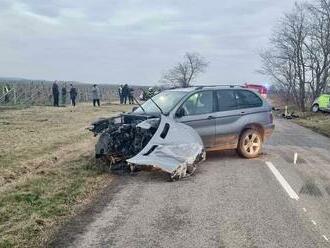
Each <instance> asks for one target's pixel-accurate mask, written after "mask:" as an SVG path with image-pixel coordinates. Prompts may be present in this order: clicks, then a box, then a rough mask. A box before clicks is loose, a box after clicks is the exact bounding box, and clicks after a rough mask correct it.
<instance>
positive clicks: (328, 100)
mask: <svg viewBox="0 0 330 248" xmlns="http://www.w3.org/2000/svg"><path fill="white" fill-rule="evenodd" d="M312 111H313V112H314V113H316V112H318V111H326V112H330V94H322V95H320V96H319V97H318V98H316V99H315V101H314V102H313V104H312Z"/></svg>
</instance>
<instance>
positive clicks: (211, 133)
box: [176, 90, 216, 149]
mask: <svg viewBox="0 0 330 248" xmlns="http://www.w3.org/2000/svg"><path fill="white" fill-rule="evenodd" d="M214 110H215V104H214V97H213V91H211V90H208V91H200V92H196V93H194V94H193V95H191V96H190V97H188V99H187V100H186V101H185V102H184V103H183V104H182V106H181V107H180V108H179V109H178V111H183V114H182V116H179V117H176V121H178V122H181V123H185V124H187V125H189V126H191V127H192V128H194V129H195V130H196V131H197V133H198V134H199V135H200V136H201V138H202V141H203V144H204V147H205V148H206V149H207V148H210V147H213V146H214V143H215V125H216V122H215V118H214V116H213V114H214ZM182 138H184V137H182Z"/></svg>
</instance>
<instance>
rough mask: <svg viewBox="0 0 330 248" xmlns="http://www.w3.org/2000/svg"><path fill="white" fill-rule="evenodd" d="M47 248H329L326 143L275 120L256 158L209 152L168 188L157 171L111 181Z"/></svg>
mask: <svg viewBox="0 0 330 248" xmlns="http://www.w3.org/2000/svg"><path fill="white" fill-rule="evenodd" d="M295 152H297V153H298V160H297V164H294V163H293V160H294V153H295ZM327 239H328V241H327ZM51 245H52V246H56V247H221V248H225V247H226V248H227V247H298V248H303V247H308V248H311V247H330V139H329V138H326V137H323V136H321V135H318V134H316V133H314V132H312V131H310V130H307V129H305V128H302V127H300V126H298V125H296V124H294V123H291V122H290V121H288V120H276V130H275V132H274V134H273V136H272V138H271V140H269V141H268V142H267V143H266V144H265V145H264V153H263V155H261V156H260V157H259V158H257V159H252V160H246V159H243V158H240V157H239V156H237V154H236V153H235V152H234V151H226V152H215V153H210V154H208V158H207V161H206V162H204V163H203V164H201V165H200V167H199V169H198V171H196V174H195V175H194V176H192V177H190V178H187V179H184V180H181V181H178V182H173V183H170V182H166V180H165V178H164V175H161V173H158V172H139V173H138V174H137V175H135V176H129V175H119V176H116V179H115V183H114V184H113V185H111V186H110V187H109V188H107V189H106V190H105V191H104V192H103V194H102V196H101V197H100V199H99V200H98V201H97V202H96V203H95V205H93V206H91V207H90V208H88V209H87V210H85V211H84V212H83V213H82V214H81V215H80V216H78V217H76V218H74V219H73V220H72V221H71V222H70V223H69V224H68V225H66V226H65V227H64V228H63V229H62V230H61V231H60V232H59V233H58V235H57V238H56V239H55V241H54V242H53V243H52V244H51Z"/></svg>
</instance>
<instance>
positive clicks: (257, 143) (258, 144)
mask: <svg viewBox="0 0 330 248" xmlns="http://www.w3.org/2000/svg"><path fill="white" fill-rule="evenodd" d="M261 148H262V138H261V135H260V133H259V132H258V130H255V129H247V130H246V131H244V132H243V133H242V135H241V137H240V139H239V143H238V147H237V150H238V152H239V154H240V155H242V156H243V157H245V158H255V157H257V156H258V155H259V153H260V151H261Z"/></svg>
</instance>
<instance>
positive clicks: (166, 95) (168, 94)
mask: <svg viewBox="0 0 330 248" xmlns="http://www.w3.org/2000/svg"><path fill="white" fill-rule="evenodd" d="M186 94H187V92H186V91H163V92H161V93H159V94H157V95H155V96H153V97H152V100H154V102H155V103H157V105H158V106H159V107H160V108H161V109H162V111H163V113H164V114H168V113H169V112H170V111H171V109H172V108H173V107H174V106H175V105H176V104H177V103H178V102H179V101H180V100H181V99H182V97H184V96H185V95H186ZM142 107H143V109H144V110H145V112H146V113H160V110H159V109H158V108H157V106H156V105H155V104H154V103H153V102H152V101H151V100H150V99H149V100H148V101H146V102H145V103H143V104H142ZM134 113H144V111H143V110H142V109H141V108H140V107H139V108H137V109H136V110H135V111H134Z"/></svg>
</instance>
